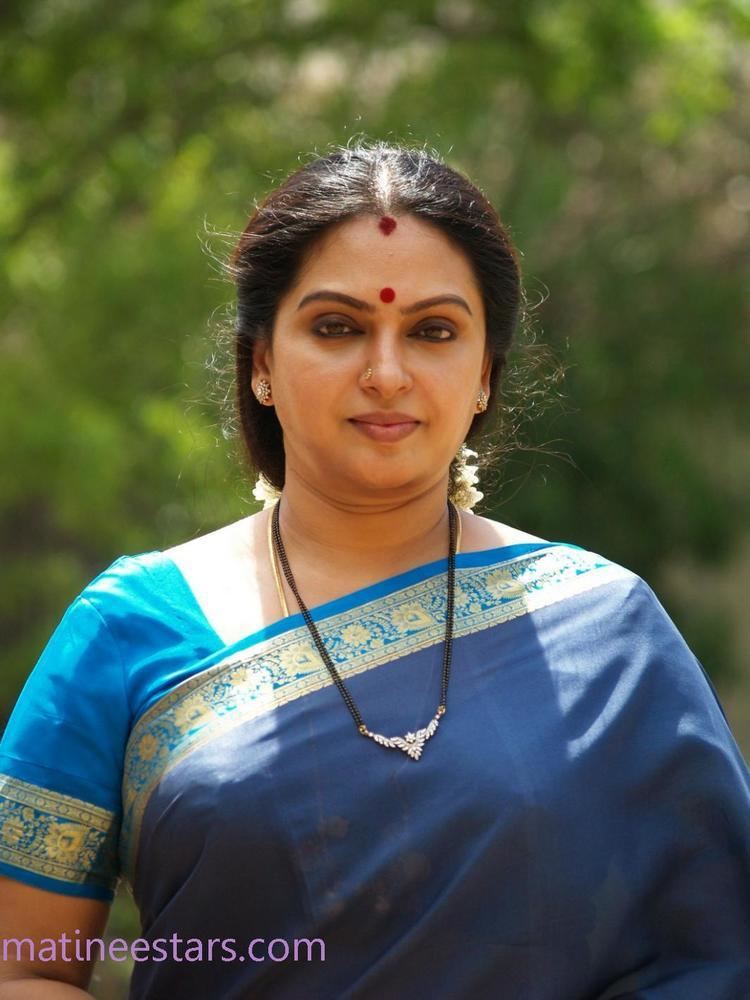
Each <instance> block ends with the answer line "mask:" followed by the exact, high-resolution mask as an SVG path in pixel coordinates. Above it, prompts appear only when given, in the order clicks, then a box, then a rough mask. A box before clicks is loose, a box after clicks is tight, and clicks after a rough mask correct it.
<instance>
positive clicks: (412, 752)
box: [269, 499, 461, 760]
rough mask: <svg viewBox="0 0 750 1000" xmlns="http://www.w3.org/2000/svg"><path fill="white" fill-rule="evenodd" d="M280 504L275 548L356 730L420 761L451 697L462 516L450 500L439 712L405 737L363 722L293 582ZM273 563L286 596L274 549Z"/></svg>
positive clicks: (274, 519) (274, 517)
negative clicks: (384, 733)
mask: <svg viewBox="0 0 750 1000" xmlns="http://www.w3.org/2000/svg"><path fill="white" fill-rule="evenodd" d="M280 506H281V499H279V500H278V501H277V503H276V505H275V506H274V508H273V512H272V514H271V517H270V518H269V525H270V528H269V537H270V535H271V534H272V536H273V541H274V542H275V545H276V549H277V551H278V554H279V559H280V560H281V565H282V568H283V570H284V576H285V577H286V580H287V583H288V584H289V587H290V589H291V591H292V593H293V594H294V596H295V598H296V599H297V603H298V604H299V607H300V611H301V612H302V616H303V618H304V619H305V624H306V625H307V627H308V629H309V630H310V634H311V635H312V637H313V641H314V642H315V645H316V646H317V648H318V652H319V653H320V655H321V658H322V660H323V662H324V663H325V665H326V667H327V668H328V672H329V673H330V675H331V677H332V678H333V681H334V683H335V685H336V687H337V688H338V689H339V692H340V693H341V697H342V698H343V699H344V702H345V703H346V707H347V708H348V709H349V712H350V713H351V716H352V718H353V719H354V722H355V725H356V726H357V729H358V730H359V732H360V733H361V734H362V735H363V736H368V737H369V738H370V739H372V740H374V741H375V742H376V743H379V744H380V745H381V746H384V747H389V748H391V749H393V750H403V752H404V753H405V754H407V755H408V756H409V757H411V759H412V760H419V758H420V757H421V756H422V750H423V749H424V745H425V743H426V742H427V740H429V739H430V737H431V736H433V735H434V733H435V731H436V730H437V727H438V724H439V722H440V719H441V717H442V716H443V715H445V712H446V705H447V698H448V681H449V679H450V669H451V654H452V651H453V608H454V596H455V576H456V525H457V523H458V526H459V530H460V524H461V521H460V518H459V516H458V512H457V511H456V508H455V506H454V504H453V503H452V502H451V501H450V500H449V501H448V524H449V535H450V543H449V549H448V595H447V614H446V622H445V644H444V647H443V673H442V681H441V685H440V704H439V705H438V707H437V711H436V712H435V715H434V716H433V718H432V719H431V720H430V722H428V724H427V725H426V726H425V727H424V728H423V729H418V730H417V731H416V732H414V733H412V732H409V733H406V734H405V735H404V736H382V735H381V734H380V733H373V732H371V731H370V730H369V729H368V728H367V726H366V725H365V724H364V722H363V721H362V716H361V715H360V714H359V709H358V708H357V706H356V705H355V704H354V699H353V698H352V696H351V694H350V693H349V691H348V690H347V688H346V686H345V684H344V682H343V680H342V679H341V677H340V675H339V672H338V670H336V667H335V666H334V665H333V661H332V660H331V658H330V656H329V655H328V650H327V649H326V648H325V646H324V644H323V640H322V639H321V637H320V633H319V632H318V629H317V628H316V625H315V622H314V621H313V620H312V617H311V615H310V612H309V611H308V610H307V607H306V606H305V604H304V602H303V600H302V598H301V597H300V595H299V591H298V590H297V585H296V583H295V582H294V577H293V576H292V570H291V567H290V566H289V560H288V559H287V555H286V550H285V549H284V543H283V542H282V540H281V531H280V529H279V507H280ZM271 564H272V566H273V571H274V577H275V579H276V584H277V587H278V588H279V592H280V594H281V595H282V597H283V591H282V590H281V583H280V580H279V576H278V570H277V567H276V561H275V559H274V551H273V549H271ZM283 605H284V609H285V610H286V601H284V602H283Z"/></svg>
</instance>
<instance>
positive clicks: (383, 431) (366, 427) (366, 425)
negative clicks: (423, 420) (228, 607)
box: [350, 419, 419, 441]
mask: <svg viewBox="0 0 750 1000" xmlns="http://www.w3.org/2000/svg"><path fill="white" fill-rule="evenodd" d="M350 423H351V424H353V425H354V426H355V427H356V428H357V430H358V431H359V432H360V433H361V434H365V435H366V436H367V437H369V438H371V439H372V440H373V441H400V440H401V438H404V437H407V435H409V434H411V433H412V432H413V431H415V430H416V429H417V427H419V421H418V420H405V421H402V422H400V423H397V424H381V423H373V422H372V421H368V420H358V419H357V420H351V421H350Z"/></svg>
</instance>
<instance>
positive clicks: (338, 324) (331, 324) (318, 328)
mask: <svg viewBox="0 0 750 1000" xmlns="http://www.w3.org/2000/svg"><path fill="white" fill-rule="evenodd" d="M326 327H344V328H345V329H347V330H354V327H352V326H349V324H348V323H341V322H335V321H331V322H329V323H321V324H320V325H319V326H316V327H315V328H314V332H315V333H316V334H318V336H320V337H324V338H326V339H328V340H335V339H336V338H338V337H344V336H346V334H342V333H323V332H322V331H323V330H325V329H326ZM425 330H447V331H448V333H449V334H450V337H425V338H424V339H425V340H429V341H431V342H432V343H434V344H438V343H441V342H444V341H449V340H455V339H456V334H455V333H454V331H453V330H451V328H450V327H449V326H441V325H440V324H439V323H432V324H430V325H429V326H423V327H421V328H420V329H419V330H417V333H423V332H424V331H425Z"/></svg>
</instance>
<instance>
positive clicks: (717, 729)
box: [0, 543, 750, 1000]
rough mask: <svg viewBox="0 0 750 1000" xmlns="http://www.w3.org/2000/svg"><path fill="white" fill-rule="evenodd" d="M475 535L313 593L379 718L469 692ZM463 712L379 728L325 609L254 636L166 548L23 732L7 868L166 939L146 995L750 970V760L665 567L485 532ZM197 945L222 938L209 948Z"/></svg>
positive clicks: (400, 988)
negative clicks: (414, 561) (215, 622)
mask: <svg viewBox="0 0 750 1000" xmlns="http://www.w3.org/2000/svg"><path fill="white" fill-rule="evenodd" d="M446 570H447V560H446V559H443V560H438V561H436V562H433V563H429V564H427V565H424V566H420V567H418V568H416V569H414V570H411V571H409V572H408V573H404V574H400V575H399V576H396V577H392V578H390V579H387V580H384V581H382V582H380V583H378V584H377V585H375V586H371V587H367V588H364V589H362V590H358V591H355V592H354V593H351V594H349V595H347V596H345V597H342V598H340V599H338V600H335V601H332V602H329V603H327V604H325V605H320V606H318V607H317V608H314V609H311V613H312V615H313V618H314V619H315V621H316V624H317V625H318V628H319V631H320V633H321V636H322V638H323V641H324V643H325V644H326V647H327V649H328V650H329V653H330V655H331V658H332V660H333V662H334V664H335V665H336V668H337V670H338V671H339V673H340V674H341V676H342V678H343V679H344V682H345V683H346V685H347V687H348V689H349V691H350V692H351V694H352V697H353V698H354V701H355V703H356V705H357V706H358V708H359V710H360V712H361V714H362V717H363V719H364V721H365V723H366V724H367V726H368V728H369V729H370V730H372V731H374V732H377V733H383V734H385V735H387V736H393V735H399V736H401V735H403V734H405V733H407V732H408V731H412V732H413V731H415V730H416V729H418V728H420V727H423V726H425V725H426V724H427V722H428V721H429V720H430V719H431V718H432V716H433V715H434V713H435V710H436V707H437V704H438V700H439V692H440V679H441V669H442V656H443V643H444V636H445V620H446ZM455 595H456V600H455V627H454V641H453V659H452V669H451V679H450V686H449V690H448V699H447V712H446V714H445V715H444V716H443V717H442V719H441V721H440V725H439V727H438V730H437V732H436V733H435V735H434V736H433V737H432V738H431V739H430V740H428V742H427V743H426V744H425V746H424V750H423V753H422V756H421V757H420V758H419V760H413V759H411V758H410V757H408V756H407V755H406V754H405V753H402V752H401V751H399V750H393V749H388V748H385V747H382V746H379V745H377V744H376V743H375V742H373V741H372V740H371V739H368V738H363V737H362V736H361V735H360V734H359V733H358V732H357V729H356V727H355V724H354V722H353V719H352V717H351V715H350V714H349V712H348V710H347V708H346V706H345V704H344V702H343V700H342V697H341V695H340V693H339V691H338V689H337V688H336V686H335V685H334V684H333V682H332V679H331V677H330V675H329V672H328V670H327V669H326V667H325V665H324V664H323V662H322V661H321V658H320V656H319V654H318V652H317V650H316V648H315V646H314V643H313V640H312V637H311V636H310V633H309V631H308V629H307V627H306V625H305V624H304V621H303V619H302V616H301V615H299V614H296V615H293V616H291V617H289V618H286V619H284V620H281V621H279V622H276V623H275V624H274V625H271V626H270V627H268V628H266V629H263V630H262V631H260V632H257V633H255V634H253V635H251V636H248V637H247V638H246V639H244V640H242V641H240V642H238V643H235V644H233V645H232V646H226V645H225V644H224V643H223V642H222V640H221V639H220V638H219V636H218V635H217V634H216V633H215V632H214V631H213V630H212V629H211V626H210V625H209V623H208V622H207V620H206V619H205V617H204V616H203V613H202V611H201V609H200V607H199V606H198V604H197V602H196V600H195V597H194V595H193V594H192V592H191V591H190V589H189V587H188V584H187V582H186V581H185V579H184V577H182V575H181V573H180V571H179V570H178V568H177V567H176V565H175V564H174V563H173V562H172V561H171V560H170V559H169V557H168V556H166V555H164V554H163V553H159V552H152V553H144V554H142V555H139V556H135V557H123V558H122V559H120V560H118V561H117V562H115V563H114V564H113V565H112V566H111V567H110V568H109V569H108V570H107V571H105V572H104V573H103V574H102V575H101V576H100V577H97V579H96V580H95V581H93V582H92V583H91V584H90V585H89V586H88V587H87V588H86V590H84V592H83V593H82V595H81V596H80V597H79V598H78V599H77V601H76V602H74V604H73V605H71V608H70V609H69V610H68V612H67V613H66V616H65V618H64V619H63V621H62V622H61V625H60V626H59V627H58V630H57V631H56V632H55V634H54V635H53V637H52V639H51V640H50V643H49V644H48V646H47V648H46V649H45V651H44V653H43V654H42V657H41V659H40V661H39V663H38V664H37V667H36V668H35V670H34V671H33V672H32V675H31V677H30V679H29V681H28V682H27V685H26V687H25V688H24V691H23V693H22V695H21V697H20V699H19V702H18V704H17V706H16V709H15V710H14V713H13V716H12V717H11V721H10V723H9V726H8V729H7V732H6V734H5V737H4V739H3V742H2V744H1V745H0V873H2V874H5V875H9V876H10V877H13V878H17V879H21V880H25V881H27V882H29V883H30V884H34V885H37V886H40V887H42V888H47V889H51V890H52V891H57V892H64V893H69V894H73V895H76V894H77V895H82V896H89V897H92V898H100V899H111V898H112V892H113V890H114V887H115V885H116V882H117V879H118V878H124V879H126V880H127V881H128V883H129V885H130V887H131V889H132V892H133V895H134V898H135V900H136V902H137V905H138V908H139V911H140V915H141V921H142V937H143V938H144V939H145V940H146V941H148V942H155V941H158V940H162V939H171V938H172V937H173V935H177V936H178V938H179V939H180V940H181V941H183V942H189V941H195V942H203V944H204V946H205V943H206V942H208V941H209V939H219V940H229V939H231V940H234V941H235V942H237V944H236V949H237V952H238V953H239V952H243V953H245V952H246V946H247V944H248V943H249V942H251V941H252V940H253V939H264V940H265V941H270V940H272V939H283V940H284V941H286V942H289V943H291V942H293V941H294V940H298V939H307V940H313V939H319V940H322V941H323V942H324V947H325V958H324V960H319V961H302V960H299V959H298V960H296V961H295V960H294V958H293V957H292V956H290V957H289V958H288V959H286V960H273V959H272V958H268V959H266V960H264V961H257V962H256V961H250V960H245V961H243V960H241V959H240V958H239V957H238V958H236V959H235V960H233V961H226V960H225V954H224V955H223V953H222V952H221V951H219V950H217V951H216V952H214V954H213V957H212V959H211V960H208V959H207V958H206V957H205V951H204V952H203V957H202V959H201V960H199V961H185V960H183V961H181V962H179V961H174V960H167V961H155V960H147V961H137V962H136V963H135V965H134V969H133V975H132V979H131V990H130V996H131V997H132V998H137V1000H161V998H164V997H168V996H171V997H179V998H192V997H195V998H199V997H200V998H233V1000H239V998H246V997H254V998H255V997H269V998H274V1000H276V998H278V1000H287V998H288V1000H292V998H295V1000H296V998H302V997H305V998H307V997H315V998H351V1000H355V998H362V1000H365V998H375V997H388V998H391V997H393V998H401V997H414V996H429V997H430V998H446V1000H448V998H450V1000H456V998H467V1000H468V998H477V1000H479V998H485V997H487V996H502V997H507V998H509V1000H615V998H618V997H619V998H624V997H631V998H638V1000H673V998H674V1000H741V998H743V997H750V778H749V776H748V770H747V767H746V764H745V762H744V761H743V759H742V756H741V754H740V752H739V750H738V747H737V745H736V743H735V741H734V739H733V737H732V734H731V732H730V729H729V727H728V725H727V722H726V719H725V717H724V713H723V711H722V709H721V706H720V704H719V702H718V699H717V697H716V694H715V692H714V690H713V687H712V686H711V683H710V681H709V680H708V678H707V676H706V674H705V673H704V671H703V669H702V667H701V665H700V664H699V663H698V661H697V660H696V658H695V657H694V656H693V654H692V653H691V651H690V650H689V648H688V647H687V646H686V644H685V642H684V640H683V639H682V637H681V636H680V634H679V632H678V631H677V629H676V628H675V626H674V624H673V623H672V621H671V620H670V619H669V617H668V616H667V614H666V612H665V611H664V609H663V608H662V606H661V604H660V603H659V601H658V600H657V598H656V597H655V596H654V594H653V593H652V591H651V590H650V588H649V587H648V586H647V585H646V584H645V583H644V582H643V581H642V580H641V579H640V578H638V577H637V576H635V575H634V574H633V573H631V572H629V571H628V570H626V569H624V568H622V567H620V566H617V565H615V564H613V563H612V562H610V561H608V560H607V559H605V558H602V557H601V556H598V555H596V554H594V553H591V552H586V551H584V550H582V549H579V548H577V547H576V546H571V545H565V544H551V543H542V544H526V545H517V546H512V547H504V548H498V549H490V550H486V551H483V552H471V553H461V554H459V555H458V556H457V558H456V591H455ZM194 954H195V952H194Z"/></svg>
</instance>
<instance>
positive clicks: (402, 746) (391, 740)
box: [359, 705, 445, 760]
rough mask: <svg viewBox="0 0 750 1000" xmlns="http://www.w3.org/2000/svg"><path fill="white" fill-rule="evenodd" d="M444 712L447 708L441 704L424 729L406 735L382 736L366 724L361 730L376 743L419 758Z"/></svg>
mask: <svg viewBox="0 0 750 1000" xmlns="http://www.w3.org/2000/svg"><path fill="white" fill-rule="evenodd" d="M444 712H445V709H444V708H443V706H442V705H441V706H440V708H438V710H437V713H436V714H435V717H434V718H433V719H432V721H431V722H430V723H428V725H426V726H425V727H424V729H418V730H417V731H416V733H407V734H406V735H405V736H381V735H380V733H371V732H370V730H369V729H368V728H367V727H366V726H362V727H361V728H360V730H359V731H360V732H361V733H362V735H363V736H369V737H370V739H373V740H375V742H376V743H380V745H381V746H384V747H390V748H391V749H392V750H403V751H404V753H405V754H408V756H409V757H411V759H412V760H419V758H420V757H421V756H422V750H423V749H424V745H425V743H426V742H427V740H429V738H430V737H431V736H432V735H433V734H434V733H435V730H436V729H437V727H438V724H439V722H440V716H441V715H442V714H443V713H444Z"/></svg>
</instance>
